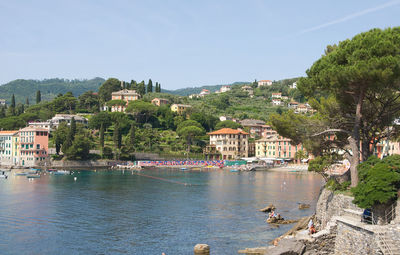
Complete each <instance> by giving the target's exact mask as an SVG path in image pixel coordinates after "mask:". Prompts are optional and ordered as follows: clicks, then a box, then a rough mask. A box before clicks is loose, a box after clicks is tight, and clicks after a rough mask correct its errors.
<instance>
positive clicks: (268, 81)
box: [259, 80, 270, 82]
mask: <svg viewBox="0 0 400 255" xmlns="http://www.w3.org/2000/svg"><path fill="white" fill-rule="evenodd" d="M259 82H260V81H259ZM261 82H270V80H261Z"/></svg>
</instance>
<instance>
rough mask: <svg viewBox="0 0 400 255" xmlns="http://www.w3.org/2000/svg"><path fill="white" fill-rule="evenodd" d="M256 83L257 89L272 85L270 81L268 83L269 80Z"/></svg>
mask: <svg viewBox="0 0 400 255" xmlns="http://www.w3.org/2000/svg"><path fill="white" fill-rule="evenodd" d="M257 83H258V87H261V86H271V85H272V81H270V80H261V81H258V82H257Z"/></svg>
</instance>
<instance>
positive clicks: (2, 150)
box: [0, 130, 18, 166]
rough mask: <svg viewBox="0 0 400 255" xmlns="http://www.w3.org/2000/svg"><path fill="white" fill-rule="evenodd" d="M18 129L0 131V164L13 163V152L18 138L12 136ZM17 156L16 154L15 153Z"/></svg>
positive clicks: (9, 164)
mask: <svg viewBox="0 0 400 255" xmlns="http://www.w3.org/2000/svg"><path fill="white" fill-rule="evenodd" d="M16 134H18V131H15V130H13V131H0V165H7V166H11V165H14V157H15V156H14V154H15V152H16V151H17V148H16V147H15V145H18V140H15V139H14V136H15V135H16ZM17 157H18V155H17Z"/></svg>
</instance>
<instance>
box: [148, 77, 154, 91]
mask: <svg viewBox="0 0 400 255" xmlns="http://www.w3.org/2000/svg"><path fill="white" fill-rule="evenodd" d="M151 92H153V82H152V81H151V79H149V83H147V93H151Z"/></svg>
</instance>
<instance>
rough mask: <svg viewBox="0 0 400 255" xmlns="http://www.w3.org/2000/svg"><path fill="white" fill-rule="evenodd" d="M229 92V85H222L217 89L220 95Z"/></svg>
mask: <svg viewBox="0 0 400 255" xmlns="http://www.w3.org/2000/svg"><path fill="white" fill-rule="evenodd" d="M229 90H231V86H229V85H224V86H222V87H221V88H220V89H219V92H220V93H225V92H228V91H229Z"/></svg>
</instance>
